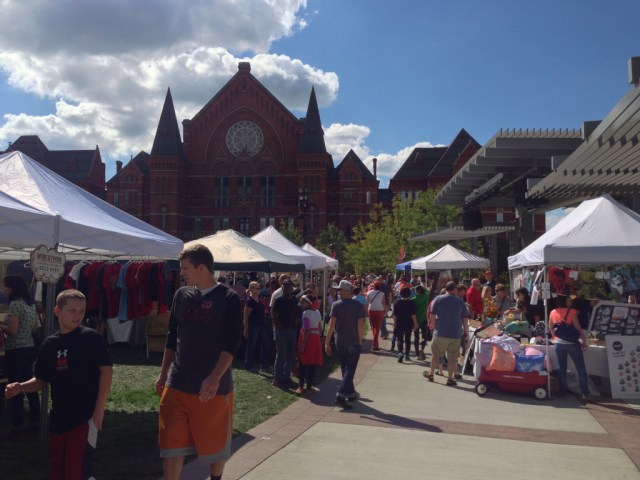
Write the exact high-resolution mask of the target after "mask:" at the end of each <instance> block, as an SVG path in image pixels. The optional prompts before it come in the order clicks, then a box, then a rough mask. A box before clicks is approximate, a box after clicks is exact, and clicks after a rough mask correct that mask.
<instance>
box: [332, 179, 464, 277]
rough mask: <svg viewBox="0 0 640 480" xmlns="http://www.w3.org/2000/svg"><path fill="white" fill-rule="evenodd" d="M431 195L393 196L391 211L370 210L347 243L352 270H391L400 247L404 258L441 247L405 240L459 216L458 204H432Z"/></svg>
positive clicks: (364, 271) (397, 260) (434, 244)
mask: <svg viewBox="0 0 640 480" xmlns="http://www.w3.org/2000/svg"><path fill="white" fill-rule="evenodd" d="M435 196H436V192H435V191H434V190H426V191H422V192H420V195H419V197H418V198H417V199H412V200H401V199H400V196H399V195H396V196H395V197H394V199H393V208H392V210H391V211H388V210H386V209H384V208H383V207H382V206H381V205H378V206H377V207H376V208H375V209H374V210H373V211H372V212H371V215H370V220H369V222H367V223H366V224H358V225H357V226H356V227H355V228H354V236H353V241H352V242H351V243H350V244H348V245H347V248H346V257H347V261H348V263H349V264H350V265H352V267H353V269H354V270H355V272H356V273H358V274H359V273H367V272H369V271H373V272H377V273H379V272H393V271H394V268H395V265H396V264H397V263H399V262H400V261H401V260H400V258H399V256H400V251H401V247H402V248H403V249H404V252H405V256H404V260H405V261H406V260H409V259H412V258H417V257H421V256H424V255H428V254H429V253H431V252H433V251H435V250H436V249H438V248H439V247H441V246H442V245H443V242H439V243H437V242H425V241H410V240H409V238H410V237H411V235H412V234H417V233H422V232H425V231H429V230H435V228H436V227H441V226H443V225H449V224H450V223H451V222H453V221H454V220H457V219H458V218H459V217H460V213H461V212H460V209H459V208H458V207H453V206H447V205H436V204H435ZM341 266H342V265H341Z"/></svg>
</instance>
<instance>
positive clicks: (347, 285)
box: [338, 280, 353, 292]
mask: <svg viewBox="0 0 640 480" xmlns="http://www.w3.org/2000/svg"><path fill="white" fill-rule="evenodd" d="M338 290H345V291H347V292H351V291H353V285H351V282H350V281H349V280H341V281H340V285H338Z"/></svg>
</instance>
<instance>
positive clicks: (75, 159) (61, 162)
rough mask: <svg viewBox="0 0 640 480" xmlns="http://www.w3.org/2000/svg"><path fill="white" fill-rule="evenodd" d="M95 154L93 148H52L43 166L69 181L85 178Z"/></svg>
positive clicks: (87, 175)
mask: <svg viewBox="0 0 640 480" xmlns="http://www.w3.org/2000/svg"><path fill="white" fill-rule="evenodd" d="M95 154H96V151H95V150H53V151H50V152H49V161H48V162H47V163H46V164H45V166H47V167H49V168H50V169H51V170H53V171H54V172H56V173H57V174H58V175H60V176H62V177H64V178H66V179H67V180H70V181H71V182H77V181H80V180H86V179H87V178H89V174H90V172H91V166H92V165H93V159H94V157H95Z"/></svg>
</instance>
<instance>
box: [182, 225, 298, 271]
mask: <svg viewBox="0 0 640 480" xmlns="http://www.w3.org/2000/svg"><path fill="white" fill-rule="evenodd" d="M197 243H200V244H202V245H204V246H206V247H207V248H208V249H209V250H211V253H213V261H214V266H215V269H216V270H227V271H244V272H268V273H271V272H301V271H303V270H304V265H303V264H302V263H300V262H296V261H295V260H292V259H290V258H289V257H286V256H284V255H282V254H281V253H279V252H276V251H275V250H273V249H272V248H269V247H267V246H266V245H263V244H261V243H258V242H256V241H255V240H253V239H251V238H248V237H245V236H244V235H242V234H240V233H238V232H236V231H235V230H221V231H219V232H217V233H216V234H215V235H209V236H208V237H203V238H199V239H197V240H192V241H190V242H187V243H186V244H185V248H187V247H191V246H193V245H195V244H197Z"/></svg>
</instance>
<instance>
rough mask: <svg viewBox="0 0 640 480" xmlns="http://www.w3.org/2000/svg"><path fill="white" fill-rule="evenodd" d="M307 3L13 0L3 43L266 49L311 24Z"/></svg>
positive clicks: (38, 48)
mask: <svg viewBox="0 0 640 480" xmlns="http://www.w3.org/2000/svg"><path fill="white" fill-rule="evenodd" d="M306 6H307V2H306V0H263V1H257V0H189V1H188V2H186V1H176V0H153V1H140V0H118V1H108V2H105V1H104V0H65V2H64V3H63V4H61V3H60V2H52V1H49V0H32V1H29V2H25V1H22V0H5V1H3V2H2V16H0V44H1V45H2V46H3V48H4V49H7V50H13V51H22V52H24V53H31V54H37V55H52V54H57V53H67V54H69V53H70V54H75V53H77V52H78V50H79V49H81V50H82V51H83V52H85V53H87V54H90V55H119V54H128V53H131V52H132V51H135V52H158V51H172V50H174V49H178V50H186V49H189V48H192V47H194V46H201V45H204V46H217V45H224V46H225V47H226V48H228V49H230V50H233V51H238V52H242V51H254V52H266V51H268V50H269V48H270V46H271V43H272V42H273V41H274V40H276V39H278V38H281V37H283V36H288V35H292V34H293V33H294V32H295V31H296V30H297V29H301V28H304V26H305V25H306V21H305V20H304V19H303V18H302V17H301V16H299V14H301V13H303V11H304V9H305V8H306ZM17 20H19V21H17ZM174 53H175V50H174Z"/></svg>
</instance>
